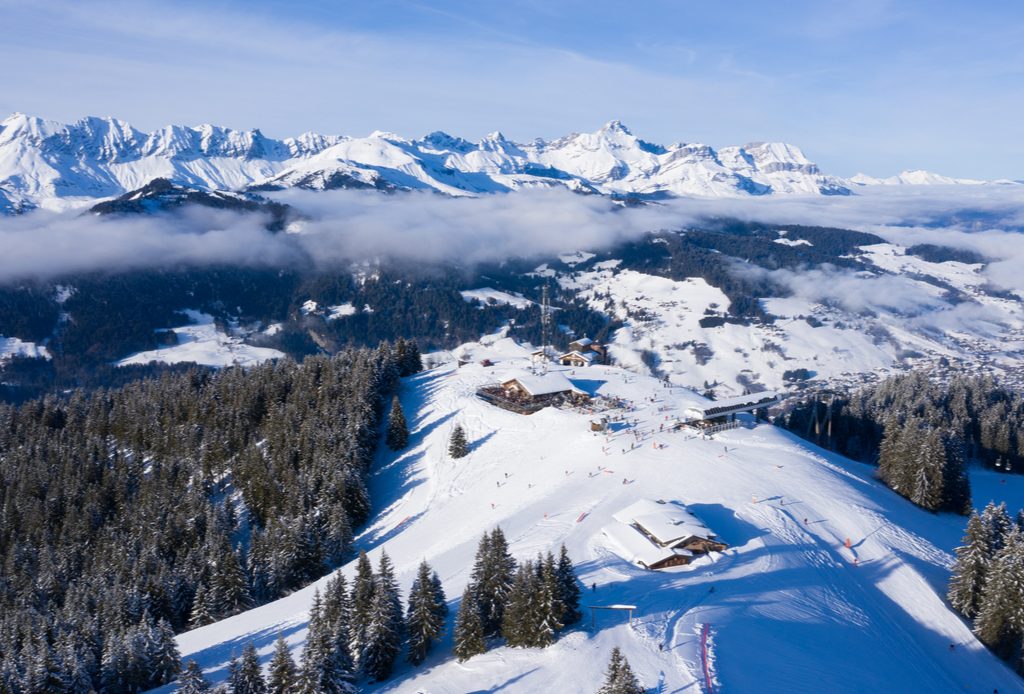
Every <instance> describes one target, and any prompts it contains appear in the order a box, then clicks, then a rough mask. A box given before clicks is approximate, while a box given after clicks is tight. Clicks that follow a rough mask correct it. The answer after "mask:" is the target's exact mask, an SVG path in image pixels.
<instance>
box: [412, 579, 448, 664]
mask: <svg viewBox="0 0 1024 694" xmlns="http://www.w3.org/2000/svg"><path fill="white" fill-rule="evenodd" d="M436 577H437V574H436V573H433V572H432V571H431V569H430V565H429V564H427V562H426V561H425V560H424V561H422V562H420V566H419V569H418V570H417V571H416V578H415V579H414V580H413V583H412V588H411V589H410V591H409V605H408V608H407V611H406V618H405V623H406V632H407V634H408V639H407V641H408V644H409V652H408V660H409V662H410V663H412V664H413V665H419V664H420V663H422V662H423V661H424V660H425V659H426V657H427V653H428V652H429V651H430V648H431V647H432V646H433V645H434V643H435V642H436V641H437V640H438V639H439V638H440V636H441V632H442V631H444V612H442V611H441V610H440V609H439V606H440V605H444V604H445V603H444V593H443V592H442V593H441V595H440V596H439V595H438V594H437V591H438V589H439V588H440V582H438V583H435V582H434V579H435V578H436Z"/></svg>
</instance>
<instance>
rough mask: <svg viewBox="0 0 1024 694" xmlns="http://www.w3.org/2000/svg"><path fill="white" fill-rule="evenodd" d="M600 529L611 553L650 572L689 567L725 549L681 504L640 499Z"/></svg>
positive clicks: (725, 545) (615, 515) (722, 543)
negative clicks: (687, 565) (609, 545)
mask: <svg viewBox="0 0 1024 694" xmlns="http://www.w3.org/2000/svg"><path fill="white" fill-rule="evenodd" d="M612 518H614V519H615V522H614V523H610V524H609V525H606V526H605V527H604V528H602V530H601V532H602V533H603V534H604V535H605V537H607V538H608V539H609V540H610V541H611V543H612V545H613V549H614V550H615V551H616V552H617V553H618V554H619V555H620V556H622V557H623V558H624V559H626V560H627V561H629V562H630V563H632V564H637V565H639V566H643V567H644V568H646V569H650V570H652V571H654V570H657V569H664V568H668V567H670V566H682V565H685V564H689V563H690V562H691V561H693V558H694V557H696V556H699V555H702V554H707V553H708V552H721V551H723V550H725V549H726V548H727V547H728V545H727V544H725V543H724V542H722V541H721V540H719V539H718V537H717V536H716V535H715V534H714V533H713V532H711V530H709V529H708V528H707V526H705V525H704V524H703V523H701V522H700V520H699V519H698V518H697V517H696V516H694V515H693V514H692V513H690V511H689V510H688V509H687V508H686V507H685V506H683V505H682V504H679V503H675V502H671V503H669V502H664V501H653V500H651V499H641V500H639V501H637V502H635V503H633V504H632V505H630V506H628V507H626V508H624V509H623V510H621V511H619V512H618V513H616V514H614V515H613V516H612Z"/></svg>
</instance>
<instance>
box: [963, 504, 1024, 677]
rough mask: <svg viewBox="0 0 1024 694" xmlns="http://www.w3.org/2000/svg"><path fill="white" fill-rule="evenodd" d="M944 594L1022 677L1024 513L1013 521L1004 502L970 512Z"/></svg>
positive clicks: (975, 631) (976, 632)
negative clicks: (946, 591)
mask: <svg viewBox="0 0 1024 694" xmlns="http://www.w3.org/2000/svg"><path fill="white" fill-rule="evenodd" d="M947 596H948V598H949V603H950V605H952V606H953V608H954V609H955V610H956V611H957V612H959V613H960V614H962V615H963V616H964V617H966V618H967V619H970V620H971V622H972V627H973V630H974V634H975V635H976V636H977V637H978V639H979V640H980V641H981V642H982V643H984V644H985V645H986V646H988V647H989V648H991V649H992V650H993V651H994V652H995V653H996V654H997V655H998V656H999V657H1000V658H1003V659H1004V660H1007V661H1009V662H1010V664H1011V665H1012V667H1013V668H1014V669H1015V670H1016V671H1017V673H1018V674H1021V675H1024V510H1020V511H1018V512H1017V517H1016V519H1012V518H1011V517H1010V514H1009V513H1007V510H1006V504H1005V503H1002V504H999V505H998V506H996V505H995V504H994V503H991V502H990V503H989V504H988V506H986V507H985V509H984V510H983V511H982V512H981V514H979V513H978V512H977V511H972V513H971V516H970V519H969V520H968V521H967V532H966V533H965V535H964V538H963V541H962V543H961V545H960V547H957V548H956V562H955V563H954V565H953V572H952V575H951V576H950V580H949V590H948V593H947Z"/></svg>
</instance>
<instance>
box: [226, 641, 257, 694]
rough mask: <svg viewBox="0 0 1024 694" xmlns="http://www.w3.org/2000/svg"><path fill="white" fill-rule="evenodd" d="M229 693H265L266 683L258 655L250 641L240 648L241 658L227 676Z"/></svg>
mask: <svg viewBox="0 0 1024 694" xmlns="http://www.w3.org/2000/svg"><path fill="white" fill-rule="evenodd" d="M228 686H229V687H231V694H266V692H267V683H266V682H265V681H264V679H263V672H262V671H261V670H260V657H259V655H257V654H256V646H255V645H253V642H252V641H250V642H249V643H248V644H246V646H245V648H243V649H242V658H241V660H238V661H236V662H235V667H234V668H232V669H231V674H230V675H229V676H228Z"/></svg>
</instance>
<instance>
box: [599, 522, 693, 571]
mask: <svg viewBox="0 0 1024 694" xmlns="http://www.w3.org/2000/svg"><path fill="white" fill-rule="evenodd" d="M601 532H602V533H604V535H605V537H607V538H608V539H609V540H611V542H612V544H613V545H614V546H613V547H612V548H611V549H612V550H613V551H614V552H615V553H616V554H618V555H619V556H621V557H622V558H623V559H625V560H626V561H628V562H630V563H633V564H643V565H644V566H648V567H649V566H653V565H655V564H657V563H658V562H662V561H665V560H666V559H671V558H672V557H678V556H683V557H691V556H693V553H692V552H690V551H689V550H687V549H671V548H669V547H659V546H658V545H656V544H654V543H653V542H651V541H650V540H648V539H647V538H646V537H644V535H643V533H641V532H640V531H638V530H637V529H636V528H633V527H630V526H628V525H624V524H623V523H609V524H608V525H606V526H604V527H603V528H601Z"/></svg>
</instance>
